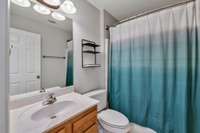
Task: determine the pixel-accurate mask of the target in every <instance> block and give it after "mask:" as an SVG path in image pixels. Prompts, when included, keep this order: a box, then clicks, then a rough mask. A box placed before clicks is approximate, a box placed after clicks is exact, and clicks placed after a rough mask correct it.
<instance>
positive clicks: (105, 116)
mask: <svg viewBox="0 0 200 133" xmlns="http://www.w3.org/2000/svg"><path fill="white" fill-rule="evenodd" d="M99 119H100V120H101V121H102V122H104V123H105V124H107V125H110V126H114V127H119V128H123V127H126V126H127V125H128V124H129V120H128V118H127V117H126V116H124V115H123V114H122V113H120V112H118V111H115V110H111V109H107V110H105V111H102V112H101V113H100V114H99Z"/></svg>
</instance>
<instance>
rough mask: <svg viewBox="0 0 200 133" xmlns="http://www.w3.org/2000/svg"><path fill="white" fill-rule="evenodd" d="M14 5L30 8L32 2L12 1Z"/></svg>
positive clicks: (26, 0)
mask: <svg viewBox="0 0 200 133" xmlns="http://www.w3.org/2000/svg"><path fill="white" fill-rule="evenodd" d="M11 1H12V3H14V4H16V5H18V6H21V7H30V6H31V2H30V1H29V0H11Z"/></svg>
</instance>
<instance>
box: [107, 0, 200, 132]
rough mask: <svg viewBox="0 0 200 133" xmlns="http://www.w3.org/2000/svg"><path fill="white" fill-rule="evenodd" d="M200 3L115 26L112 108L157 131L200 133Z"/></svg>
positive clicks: (110, 83) (111, 59)
mask: <svg viewBox="0 0 200 133" xmlns="http://www.w3.org/2000/svg"><path fill="white" fill-rule="evenodd" d="M199 7H200V6H199V1H196V2H191V3H188V4H185V5H181V6H176V7H173V8H169V9H165V10H162V11H160V12H157V13H153V14H150V15H147V16H144V17H140V18H137V19H135V20H132V21H129V22H126V23H123V24H120V25H118V26H116V27H114V28H111V30H110V33H111V46H110V51H109V55H110V56H109V104H110V105H109V106H110V108H112V109H115V110H118V111H120V112H122V113H124V114H125V115H126V116H127V117H128V118H129V120H130V121H131V122H134V123H137V124H140V125H143V126H146V127H150V128H152V129H154V130H156V131H157V132H158V133H200V64H199V63H200V27H199V26H200V21H199V17H200V14H199V11H200V9H199Z"/></svg>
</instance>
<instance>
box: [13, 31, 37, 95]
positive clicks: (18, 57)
mask: <svg viewBox="0 0 200 133" xmlns="http://www.w3.org/2000/svg"><path fill="white" fill-rule="evenodd" d="M40 77H41V37H40V35H39V34H35V33H30V32H26V31H22V30H18V29H10V94H11V95H16V94H21V93H26V92H30V91H35V90H39V89H40V87H41V78H40Z"/></svg>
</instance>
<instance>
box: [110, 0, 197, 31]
mask: <svg viewBox="0 0 200 133" xmlns="http://www.w3.org/2000/svg"><path fill="white" fill-rule="evenodd" d="M194 1H195V0H187V1H183V2H179V3H176V4H173V5H168V6H166V7H162V8H159V9H155V10H151V11H148V12H144V13H141V14H138V15H136V16H133V17H129V18H127V19H124V20H121V21H119V22H118V23H116V24H113V25H110V26H108V25H107V26H106V30H109V28H110V27H115V26H117V25H119V24H122V23H125V22H128V21H130V20H134V19H136V18H140V17H143V16H146V15H149V14H152V13H155V12H159V11H162V10H164V9H168V8H171V7H176V6H180V5H184V4H187V3H190V2H194Z"/></svg>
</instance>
